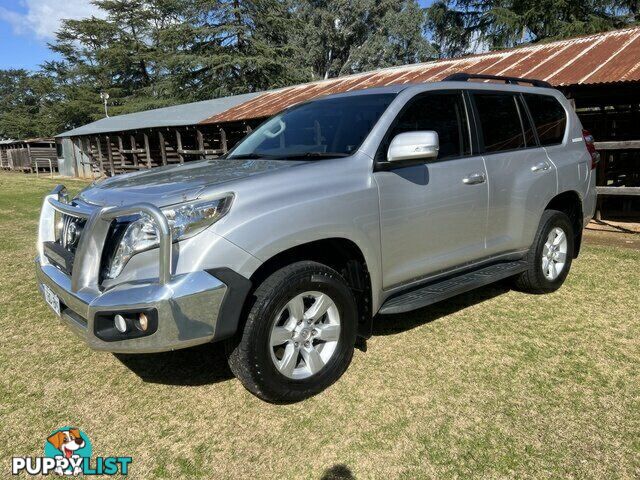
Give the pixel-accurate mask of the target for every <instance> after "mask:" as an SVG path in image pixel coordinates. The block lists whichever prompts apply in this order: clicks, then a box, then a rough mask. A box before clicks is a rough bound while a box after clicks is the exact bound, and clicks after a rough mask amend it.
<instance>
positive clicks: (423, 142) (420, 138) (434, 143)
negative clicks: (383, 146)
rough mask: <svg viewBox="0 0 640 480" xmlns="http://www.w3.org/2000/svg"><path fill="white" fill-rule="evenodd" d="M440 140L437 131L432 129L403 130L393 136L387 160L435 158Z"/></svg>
mask: <svg viewBox="0 0 640 480" xmlns="http://www.w3.org/2000/svg"><path fill="white" fill-rule="evenodd" d="M439 149H440V141H439V140H438V133H437V132H434V131H432V130H425V131H418V132H405V133H400V134H398V135H396V136H395V137H393V140H392V141H391V145H389V150H388V151H387V160H388V161H389V162H399V161H402V160H421V159H435V158H437V157H438V150H439Z"/></svg>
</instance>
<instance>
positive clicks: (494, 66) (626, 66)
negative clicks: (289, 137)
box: [201, 27, 640, 124]
mask: <svg viewBox="0 0 640 480" xmlns="http://www.w3.org/2000/svg"><path fill="white" fill-rule="evenodd" d="M456 72H467V73H484V74H490V75H508V76H514V77H527V78H536V79H540V80H546V81H548V82H549V83H551V84H552V85H554V86H556V87H560V86H569V85H589V84H597V83H614V82H630V81H640V27H635V28H627V29H624V30H615V31H611V32H606V33H599V34H595V35H589V36H584V37H577V38H571V39H567V40H561V41H557V42H551V43H544V44H536V45H528V46H524V47H519V48H514V49H510V50H500V51H495V52H489V53H483V54H477V55H470V56H467V57H461V58H455V59H449V60H436V61H433V62H427V63H419V64H414V65H406V66H402V67H393V68H386V69H382V70H377V71H373V72H365V73H360V74H355V75H349V76H345V77H339V78H334V79H330V80H323V81H319V82H312V83H305V84H302V85H295V86H292V87H286V88H282V89H278V90H271V91H268V92H264V93H262V94H260V95H258V96H256V97H254V98H252V99H250V100H248V101H246V102H244V103H242V104H239V105H236V106H235V107H232V108H230V109H228V110H226V111H224V112H221V113H218V114H217V115H214V116H212V117H209V118H208V119H206V120H204V121H202V122H201V123H203V124H210V123H223V122H233V121H241V120H248V119H255V118H263V117H268V116H271V115H274V114H276V113H278V112H280V111H281V110H283V109H285V108H287V107H290V106H291V105H295V104H296V103H300V102H303V101H306V100H310V99H313V98H316V97H319V96H323V95H328V94H332V93H343V92H348V91H351V90H359V89H364V88H371V87H381V86H387V85H396V84H405V83H421V82H437V81H440V80H442V79H443V78H445V77H446V76H447V75H450V74H452V73H456Z"/></svg>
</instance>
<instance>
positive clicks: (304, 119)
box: [229, 94, 395, 158]
mask: <svg viewBox="0 0 640 480" xmlns="http://www.w3.org/2000/svg"><path fill="white" fill-rule="evenodd" d="M394 98H395V94H364V95H355V96H349V97H340V98H330V99H326V100H316V101H312V102H309V103H305V104H302V105H300V106H298V107H294V108H292V109H290V110H286V111H285V112H283V113H281V114H279V115H276V116H275V117H273V118H272V119H271V120H269V121H267V122H266V123H264V124H263V125H261V126H260V127H259V128H258V129H256V130H255V131H254V132H253V133H252V134H251V135H249V136H248V137H247V138H246V139H245V140H243V141H242V142H241V143H240V144H239V145H238V146H237V147H236V148H235V149H234V150H233V152H231V154H230V155H229V158H236V157H245V156H257V157H267V158H269V157H273V158H289V157H290V158H296V157H304V156H305V155H307V156H318V157H320V156H332V155H334V154H335V156H345V155H351V154H352V153H354V152H355V151H356V150H357V149H358V147H359V146H360V144H361V143H362V142H363V141H364V139H365V138H366V137H367V135H369V132H370V131H371V129H372V128H373V126H374V125H375V124H376V122H377V121H378V119H379V118H380V115H382V113H383V112H384V111H385V110H386V109H387V107H388V106H389V104H390V103H391V102H392V101H393V99H394Z"/></svg>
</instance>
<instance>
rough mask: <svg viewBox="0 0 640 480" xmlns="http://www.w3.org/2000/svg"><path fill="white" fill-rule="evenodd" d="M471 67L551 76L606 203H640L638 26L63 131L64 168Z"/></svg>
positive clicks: (182, 148)
mask: <svg viewBox="0 0 640 480" xmlns="http://www.w3.org/2000/svg"><path fill="white" fill-rule="evenodd" d="M458 72H466V73H472V74H486V75H502V76H512V77H525V78H534V79H540V80H545V81H547V82H549V83H551V84H552V85H553V86H554V87H556V88H558V89H560V90H561V91H562V92H563V93H564V94H565V96H566V97H567V98H569V99H571V101H572V104H573V105H574V108H575V109H576V111H577V113H578V115H579V116H580V117H581V119H582V122H583V124H584V126H585V128H587V129H588V130H590V131H591V132H592V133H593V135H594V137H595V139H596V141H597V148H598V150H599V151H600V153H601V158H602V161H601V162H600V164H599V166H598V170H597V185H598V194H599V211H602V212H607V215H615V216H616V217H625V216H631V215H636V216H637V212H638V211H640V208H639V207H640V27H635V28H627V29H623V30H615V31H611V32H606V33H600V34H595V35H589V36H583V37H576V38H571V39H567V40H562V41H556V42H550V43H542V44H535V45H526V46H522V47H518V48H514V49H509V50H501V51H493V52H488V53H483V54H477V55H470V56H466V57H461V58H456V59H447V60H437V61H432V62H426V63H420V64H412V65H406V66H401V67H393V68H386V69H381V70H376V71H372V72H365V73H359V74H354V75H349V76H344V77H339V78H335V79H329V80H323V81H318V82H311V83H306V84H301V85H295V86H291V87H286V88H281V89H277V90H270V91H266V92H258V93H251V94H246V95H239V96H232V97H225V98H219V99H215V100H209V101H205V102H198V103H192V104H187V105H179V106H175V107H169V108H164V109H158V110H151V111H146V112H140V113H135V114H129V115H122V116H118V117H112V118H105V119H102V120H99V121H97V122H93V123H91V124H88V125H85V126H82V127H80V128H76V129H74V130H70V131H68V132H64V133H62V134H60V135H59V136H58V142H61V143H62V145H63V148H62V149H61V150H62V151H63V159H62V161H61V164H62V165H64V166H65V167H64V169H63V173H66V174H68V175H75V176H85V177H86V176H93V177H98V176H104V175H107V176H110V175H115V174H118V173H122V172H128V171H135V170H139V169H146V168H153V167H155V166H160V165H167V164H171V163H183V162H186V161H190V160H196V159H203V158H214V157H217V156H220V155H223V154H224V153H226V152H227V150H228V149H230V148H231V147H233V145H234V144H235V143H236V142H237V141H238V140H239V139H240V138H242V137H243V136H244V135H245V134H246V133H247V132H250V131H251V129H253V128H255V126H256V125H258V124H259V123H260V122H262V121H263V120H264V119H265V118H267V117H269V116H271V115H274V114H276V113H278V112H279V111H281V110H283V109H285V108H287V107H289V106H292V105H295V104H297V103H299V102H303V101H306V100H310V99H313V98H316V97H319V96H322V95H327V94H332V93H340V92H346V91H350V90H355V89H364V88H371V87H377V86H385V85H393V84H405V83H417V82H435V81H440V80H442V79H444V78H446V77H447V76H449V75H451V74H453V73H458Z"/></svg>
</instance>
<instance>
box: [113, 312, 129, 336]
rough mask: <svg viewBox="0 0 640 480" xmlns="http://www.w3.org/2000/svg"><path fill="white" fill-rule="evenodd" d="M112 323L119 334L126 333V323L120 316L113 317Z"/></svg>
mask: <svg viewBox="0 0 640 480" xmlns="http://www.w3.org/2000/svg"><path fill="white" fill-rule="evenodd" d="M113 323H114V324H115V326H116V330H118V331H119V332H120V333H125V332H126V331H127V321H126V320H125V319H124V317H123V316H122V315H116V316H115V317H113Z"/></svg>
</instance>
